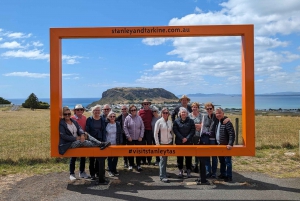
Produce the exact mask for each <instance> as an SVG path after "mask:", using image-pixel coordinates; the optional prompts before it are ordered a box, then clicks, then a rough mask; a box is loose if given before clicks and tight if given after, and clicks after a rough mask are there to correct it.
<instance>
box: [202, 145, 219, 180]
mask: <svg viewBox="0 0 300 201" xmlns="http://www.w3.org/2000/svg"><path fill="white" fill-rule="evenodd" d="M209 144H210V145H216V140H209ZM210 158H211V160H210ZM217 167H218V158H217V156H212V157H207V158H206V160H205V168H206V175H215V176H216V173H217Z"/></svg>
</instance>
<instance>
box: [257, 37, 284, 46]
mask: <svg viewBox="0 0 300 201" xmlns="http://www.w3.org/2000/svg"><path fill="white" fill-rule="evenodd" d="M254 43H255V47H257V48H258V47H262V48H275V47H286V46H288V44H289V43H288V42H287V41H279V39H278V38H268V37H262V36H257V37H255V41H254Z"/></svg>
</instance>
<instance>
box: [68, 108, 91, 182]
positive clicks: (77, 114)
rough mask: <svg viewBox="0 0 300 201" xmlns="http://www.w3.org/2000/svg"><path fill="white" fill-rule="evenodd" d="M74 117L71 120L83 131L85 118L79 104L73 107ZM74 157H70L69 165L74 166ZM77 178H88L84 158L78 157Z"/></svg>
mask: <svg viewBox="0 0 300 201" xmlns="http://www.w3.org/2000/svg"><path fill="white" fill-rule="evenodd" d="M73 111H74V115H73V116H71V118H72V119H74V120H75V121H77V123H78V124H79V125H80V127H81V128H82V130H83V131H85V125H86V117H85V116H84V115H83V113H84V107H83V106H82V105H81V104H77V105H75V107H74V110H73ZM76 159H77V158H76V157H72V158H71V161H70V163H71V164H74V166H75V161H76ZM79 177H80V178H84V179H87V178H89V176H88V175H87V173H86V172H85V157H80V165H79Z"/></svg>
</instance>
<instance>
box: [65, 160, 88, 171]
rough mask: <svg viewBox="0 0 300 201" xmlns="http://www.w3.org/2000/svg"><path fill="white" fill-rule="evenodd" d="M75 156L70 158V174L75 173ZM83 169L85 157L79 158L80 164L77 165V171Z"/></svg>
mask: <svg viewBox="0 0 300 201" xmlns="http://www.w3.org/2000/svg"><path fill="white" fill-rule="evenodd" d="M76 159H77V158H76V157H72V158H70V166H69V169H70V174H75V162H76ZM84 169H85V157H81V158H80V166H79V171H80V173H82V172H83V171H84Z"/></svg>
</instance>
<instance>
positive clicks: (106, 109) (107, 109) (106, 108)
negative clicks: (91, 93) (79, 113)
mask: <svg viewBox="0 0 300 201" xmlns="http://www.w3.org/2000/svg"><path fill="white" fill-rule="evenodd" d="M110 111H111V107H110V105H109V104H105V105H103V108H102V114H101V118H102V120H104V121H107V115H108V113H109V112H110Z"/></svg>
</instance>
